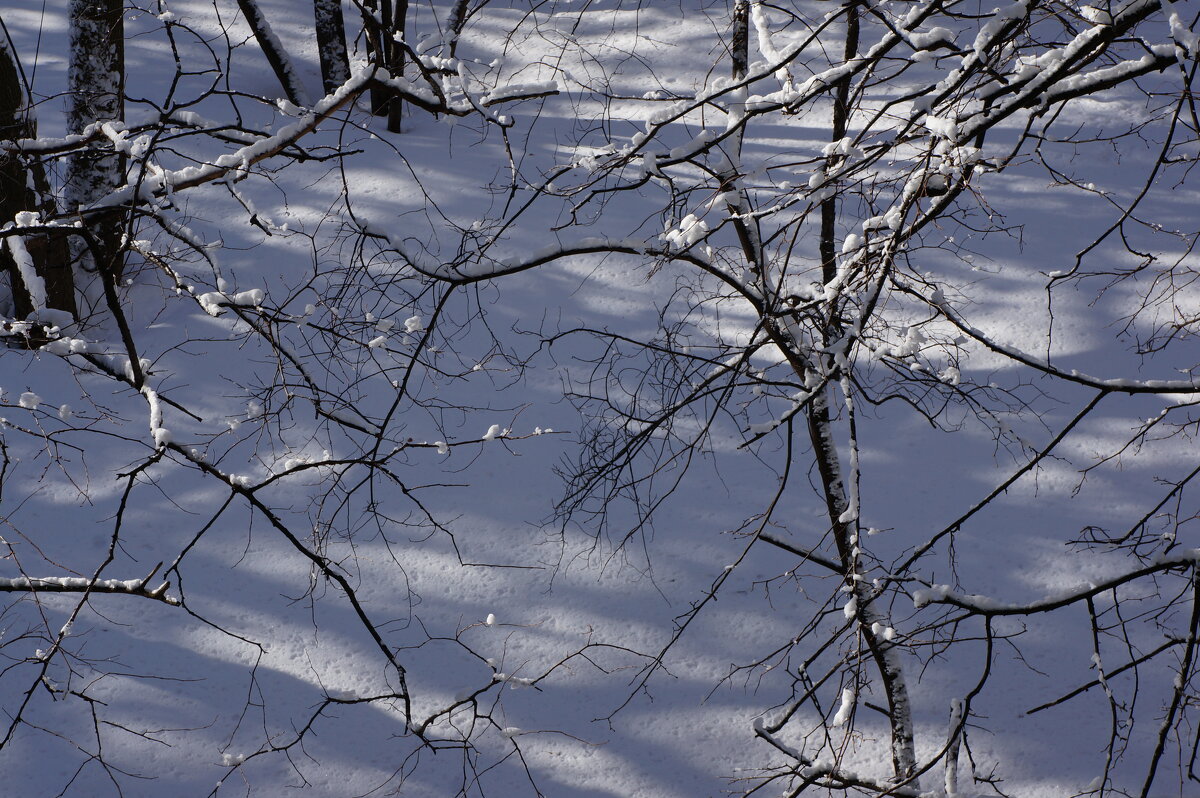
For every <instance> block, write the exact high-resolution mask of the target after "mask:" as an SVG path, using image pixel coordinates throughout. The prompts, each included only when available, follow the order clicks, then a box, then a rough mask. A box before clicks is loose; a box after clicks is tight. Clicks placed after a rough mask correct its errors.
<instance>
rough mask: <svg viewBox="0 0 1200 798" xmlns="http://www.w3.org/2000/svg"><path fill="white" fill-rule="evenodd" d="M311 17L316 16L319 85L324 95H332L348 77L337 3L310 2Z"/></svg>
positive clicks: (343, 29)
mask: <svg viewBox="0 0 1200 798" xmlns="http://www.w3.org/2000/svg"><path fill="white" fill-rule="evenodd" d="M313 14H314V15H315V17H316V34H317V53H318V54H319V55H320V57H321V82H322V85H323V87H324V89H325V93H326V94H332V93H333V92H334V91H335V90H336V89H337V87H338V86H341V85H342V84H343V83H345V82H346V80H347V79H349V77H350V58H349V56H348V55H347V54H346V21H345V19H344V17H343V16H342V3H341V0H313Z"/></svg>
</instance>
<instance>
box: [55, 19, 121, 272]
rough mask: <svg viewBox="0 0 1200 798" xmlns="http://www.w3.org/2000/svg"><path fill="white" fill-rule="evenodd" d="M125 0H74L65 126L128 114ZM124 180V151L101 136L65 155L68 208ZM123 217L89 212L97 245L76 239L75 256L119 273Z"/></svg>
mask: <svg viewBox="0 0 1200 798" xmlns="http://www.w3.org/2000/svg"><path fill="white" fill-rule="evenodd" d="M123 10H124V4H123V3H122V2H121V0H71V5H70V24H71V56H70V66H69V70H68V76H67V80H68V87H69V89H70V94H69V99H68V107H67V132H69V133H83V132H84V131H85V130H86V129H87V128H88V127H89V126H90V125H93V124H98V123H99V124H103V123H111V122H121V121H123V120H124V119H125V26H124V22H123V17H122V12H123ZM124 183H125V157H124V156H123V155H121V154H120V153H117V152H115V151H114V150H113V149H112V148H111V147H110V146H109V144H108V142H107V141H106V140H105V139H104V138H103V137H99V138H98V140H97V141H95V142H93V143H91V144H89V145H88V146H87V147H86V148H84V149H82V150H80V151H79V152H77V153H75V154H73V155H72V156H71V157H70V158H69V159H68V161H67V177H66V185H65V186H64V188H63V202H64V204H65V208H64V210H65V211H66V212H68V213H74V212H76V211H77V210H78V209H79V208H81V207H86V206H88V205H90V204H92V203H93V202H95V201H96V200H98V199H100V198H102V197H104V196H106V195H108V194H109V193H111V192H112V191H113V190H114V189H116V188H119V187H120V186H122V185H124ZM123 228H124V217H123V215H122V214H121V213H120V211H118V210H114V211H113V212H112V213H111V214H105V215H104V216H99V217H98V216H91V217H90V218H89V222H88V230H89V231H90V232H91V234H92V236H93V240H94V246H92V247H85V246H84V245H83V243H82V242H81V241H79V240H78V239H74V240H73V241H72V249H73V250H74V251H73V253H72V255H73V257H72V260H75V261H76V262H78V263H79V264H80V265H81V266H82V267H83V268H84V269H85V270H87V269H106V270H108V272H109V274H111V275H114V276H118V277H119V275H120V274H121V271H122V267H123V260H124V254H123V252H122V249H121V236H122V233H123V232H124V231H123Z"/></svg>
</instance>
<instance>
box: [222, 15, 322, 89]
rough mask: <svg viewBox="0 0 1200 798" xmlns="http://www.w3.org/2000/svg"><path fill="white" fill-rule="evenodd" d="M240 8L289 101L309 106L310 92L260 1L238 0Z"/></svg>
mask: <svg viewBox="0 0 1200 798" xmlns="http://www.w3.org/2000/svg"><path fill="white" fill-rule="evenodd" d="M238 8H240V9H241V10H242V16H244V17H245V18H246V22H247V23H248V24H249V25H250V30H252V31H253V32H254V38H255V39H257V40H258V46H259V47H261V48H262V51H263V55H265V56H266V57H267V62H268V63H269V64H270V65H271V69H272V70H273V71H274V72H275V77H277V78H279V85H280V86H282V87H283V93H284V96H285V97H287V99H288V102H290V103H292V105H298V106H303V107H307V106H308V105H309V102H308V94H307V93H306V92H305V91H304V84H303V83H301V82H300V77H299V75H297V74H296V70H295V69H294V68H293V67H292V61H291V59H290V58H288V55H287V52H286V51H285V50H284V49H283V45H282V44H280V43H279V39H278V38H277V37H276V36H275V32H274V31H272V30H271V26H270V24H268V23H267V18H266V17H265V16H263V13H262V9H260V8H259V7H258V3H257V2H255V0H238Z"/></svg>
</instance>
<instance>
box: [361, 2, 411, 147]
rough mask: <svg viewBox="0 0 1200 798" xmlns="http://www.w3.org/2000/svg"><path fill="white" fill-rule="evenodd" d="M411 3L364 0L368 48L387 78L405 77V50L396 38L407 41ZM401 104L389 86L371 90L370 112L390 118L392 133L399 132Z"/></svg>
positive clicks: (364, 25) (388, 123) (364, 21)
mask: <svg viewBox="0 0 1200 798" xmlns="http://www.w3.org/2000/svg"><path fill="white" fill-rule="evenodd" d="M407 19H408V0H395V1H394V2H393V0H363V27H364V29H365V31H366V34H367V47H368V49H369V50H370V52H371V54H372V56H373V57H374V59H375V63H376V64H377V65H379V66H380V67H382V69H383V71H384V73H385V74H386V75H387V76H388V77H400V76H401V75H403V74H404V61H405V58H404V48H403V47H401V46H400V44H399V43H398V42H397V41H396V39H395V38H394V37H396V36H399V37H400V38H401V39H403V38H404V32H405V27H406V23H407ZM401 105H402V104H401V102H400V99H399V98H398V97H396V93H395V92H394V91H392V90H391V89H390V88H388V87H387V86H383V85H378V84H377V85H375V86H372V87H371V113H372V114H374V115H375V116H386V117H387V120H388V122H387V129H388V132H389V133H399V132H400V118H401Z"/></svg>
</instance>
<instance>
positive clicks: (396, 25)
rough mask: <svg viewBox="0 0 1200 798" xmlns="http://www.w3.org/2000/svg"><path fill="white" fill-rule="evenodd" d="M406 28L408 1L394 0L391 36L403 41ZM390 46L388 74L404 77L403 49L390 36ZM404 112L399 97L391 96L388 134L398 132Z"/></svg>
mask: <svg viewBox="0 0 1200 798" xmlns="http://www.w3.org/2000/svg"><path fill="white" fill-rule="evenodd" d="M407 27H408V0H395V8H394V9H393V16H392V34H393V36H399V37H400V39H401V40H403V39H404V32H405V30H406V28H407ZM388 40H389V42H388V43H389V44H390V45H391V57H390V58H389V60H388V73H389V74H390V75H391V76H392V77H395V78H399V77H403V76H404V60H405V59H404V55H405V49H404V48H403V47H402V46H401V45H400V43H399V42H397V41H396V40H395V39H394V38H392V37H391V36H389V37H388ZM403 110H404V103H403V102H401V100H400V98H399V97H396V96H394V95H393V96H392V98H391V100H390V101H389V102H388V123H387V129H388V132H389V133H399V132H400V121H401V118H402V114H403Z"/></svg>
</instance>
